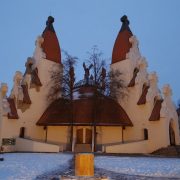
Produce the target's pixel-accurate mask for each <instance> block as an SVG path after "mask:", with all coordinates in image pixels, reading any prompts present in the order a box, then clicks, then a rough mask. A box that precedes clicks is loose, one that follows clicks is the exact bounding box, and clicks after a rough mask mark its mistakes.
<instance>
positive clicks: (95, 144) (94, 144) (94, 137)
mask: <svg viewBox="0 0 180 180" xmlns="http://www.w3.org/2000/svg"><path fill="white" fill-rule="evenodd" d="M94 152H96V125H94Z"/></svg>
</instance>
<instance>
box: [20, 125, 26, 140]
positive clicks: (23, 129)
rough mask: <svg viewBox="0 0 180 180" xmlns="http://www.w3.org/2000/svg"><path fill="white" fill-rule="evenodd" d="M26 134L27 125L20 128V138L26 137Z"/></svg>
mask: <svg viewBox="0 0 180 180" xmlns="http://www.w3.org/2000/svg"><path fill="white" fill-rule="evenodd" d="M24 136H25V127H21V128H20V133H19V137H20V138H24Z"/></svg>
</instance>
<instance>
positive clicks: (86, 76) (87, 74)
mask: <svg viewBox="0 0 180 180" xmlns="http://www.w3.org/2000/svg"><path fill="white" fill-rule="evenodd" d="M92 67H93V65H92V64H91V65H90V66H89V67H86V64H85V63H83V68H84V72H85V74H84V79H85V81H86V84H89V76H90V72H89V71H90V69H91V68H92Z"/></svg>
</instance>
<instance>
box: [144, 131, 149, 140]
mask: <svg viewBox="0 0 180 180" xmlns="http://www.w3.org/2000/svg"><path fill="white" fill-rule="evenodd" d="M144 140H148V129H146V128H145V129H144Z"/></svg>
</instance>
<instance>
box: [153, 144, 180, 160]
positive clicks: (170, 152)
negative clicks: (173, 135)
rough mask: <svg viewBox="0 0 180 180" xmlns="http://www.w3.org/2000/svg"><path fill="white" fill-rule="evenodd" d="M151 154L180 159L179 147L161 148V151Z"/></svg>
mask: <svg viewBox="0 0 180 180" xmlns="http://www.w3.org/2000/svg"><path fill="white" fill-rule="evenodd" d="M152 154H154V155H162V156H178V157H180V145H176V146H168V147H166V148H161V149H158V150H156V151H154V152H153V153H152Z"/></svg>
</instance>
